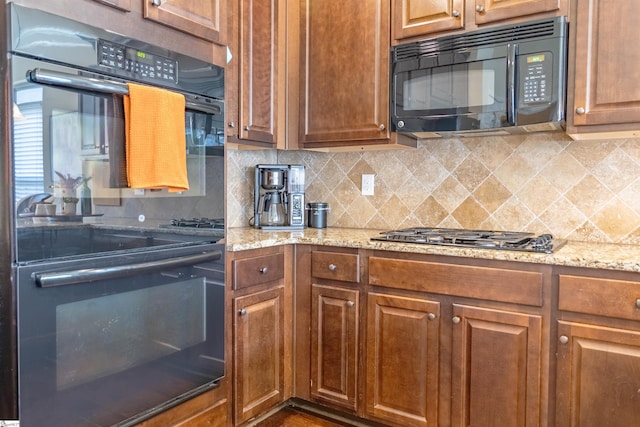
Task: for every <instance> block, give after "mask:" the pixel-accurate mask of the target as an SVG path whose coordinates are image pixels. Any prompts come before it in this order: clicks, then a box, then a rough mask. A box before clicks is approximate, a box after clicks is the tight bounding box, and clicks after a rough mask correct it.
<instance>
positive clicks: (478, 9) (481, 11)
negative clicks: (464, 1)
mask: <svg viewBox="0 0 640 427" xmlns="http://www.w3.org/2000/svg"><path fill="white" fill-rule="evenodd" d="M476 12H478V13H484V6H483V5H481V4H479V5H477V6H476Z"/></svg>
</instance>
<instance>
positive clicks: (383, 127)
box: [378, 123, 387, 132]
mask: <svg viewBox="0 0 640 427" xmlns="http://www.w3.org/2000/svg"><path fill="white" fill-rule="evenodd" d="M386 128H387V127H386V126H385V125H384V123H382V124H380V126H378V130H379V131H380V132H382V131H383V130H385V129H386Z"/></svg>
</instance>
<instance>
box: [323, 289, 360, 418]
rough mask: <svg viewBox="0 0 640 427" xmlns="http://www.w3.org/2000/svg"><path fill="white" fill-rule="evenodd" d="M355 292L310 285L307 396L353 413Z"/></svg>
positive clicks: (356, 307) (356, 348)
mask: <svg viewBox="0 0 640 427" xmlns="http://www.w3.org/2000/svg"><path fill="white" fill-rule="evenodd" d="M358 296H359V293H358V291H357V290H353V289H344V288H338V287H333V286H324V285H317V284H314V285H312V290H311V298H312V305H311V316H312V317H311V396H312V397H313V398H314V399H315V400H317V401H319V402H321V403H325V404H330V405H335V406H338V407H342V408H344V409H348V410H350V411H351V412H354V413H355V412H356V409H357V407H356V396H357V394H356V387H357V384H358V382H357V380H358V378H357V366H358V311H359V310H358V307H359V297H358Z"/></svg>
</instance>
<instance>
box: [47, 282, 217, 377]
mask: <svg viewBox="0 0 640 427" xmlns="http://www.w3.org/2000/svg"><path fill="white" fill-rule="evenodd" d="M205 301H206V297H205V279H204V278H202V277H201V278H196V279H191V280H187V281H177V282H172V283H168V284H166V285H162V286H156V287H151V288H144V289H138V290H135V291H129V292H122V293H117V294H113V295H107V296H99V297H95V298H90V299H86V300H80V301H74V302H70V303H66V304H61V305H58V306H57V307H56V331H57V333H56V360H57V369H56V374H57V388H58V390H63V389H66V388H68V387H73V386H77V385H80V384H83V383H86V382H88V381H92V380H95V379H98V378H101V377H104V376H107V375H113V374H116V373H118V372H122V371H125V370H127V369H130V368H133V367H135V366H138V365H141V364H144V363H147V362H149V361H152V360H156V359H159V358H161V357H165V356H168V355H170V354H172V353H175V352H178V351H184V350H185V349H187V348H189V347H191V346H194V345H196V344H199V343H202V342H204V341H205V340H206V328H205V325H206V319H205V316H206V314H205Z"/></svg>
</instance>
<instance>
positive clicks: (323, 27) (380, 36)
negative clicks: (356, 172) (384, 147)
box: [299, 0, 390, 148]
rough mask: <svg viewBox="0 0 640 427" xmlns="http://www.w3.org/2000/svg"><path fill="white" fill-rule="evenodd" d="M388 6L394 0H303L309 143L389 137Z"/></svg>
mask: <svg viewBox="0 0 640 427" xmlns="http://www.w3.org/2000/svg"><path fill="white" fill-rule="evenodd" d="M389 9H390V2H389V0H372V1H364V2H363V1H362V0H343V1H340V2H337V1H312V0H303V1H302V2H301V7H300V96H299V97H300V103H299V111H300V117H299V143H300V144H302V145H303V147H304V148H314V147H316V148H317V147H322V146H332V145H346V144H342V143H343V142H358V141H373V142H375V141H376V140H377V141H378V143H381V142H380V141H382V140H385V141H388V140H389V138H390V134H389V131H388V127H389V126H388V122H389V44H390V29H389V27H390V15H389V14H390V10H389ZM332 143H333V144H332Z"/></svg>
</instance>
